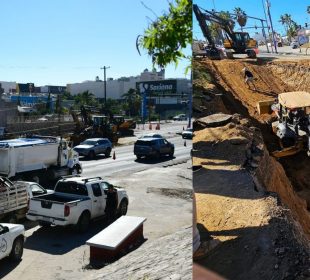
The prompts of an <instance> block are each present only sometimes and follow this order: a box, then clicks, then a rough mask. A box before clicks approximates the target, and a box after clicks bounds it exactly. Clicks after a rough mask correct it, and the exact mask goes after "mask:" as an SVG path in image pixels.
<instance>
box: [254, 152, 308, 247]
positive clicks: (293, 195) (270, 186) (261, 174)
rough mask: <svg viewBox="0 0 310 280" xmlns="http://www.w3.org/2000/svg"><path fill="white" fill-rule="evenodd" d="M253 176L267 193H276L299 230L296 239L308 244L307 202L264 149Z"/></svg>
mask: <svg viewBox="0 0 310 280" xmlns="http://www.w3.org/2000/svg"><path fill="white" fill-rule="evenodd" d="M255 176H256V177H257V178H258V180H259V182H261V183H262V185H263V186H264V188H266V189H267V190H268V191H272V192H276V193H277V194H278V195H279V197H280V199H281V202H282V203H283V204H285V205H286V206H287V207H288V208H289V209H290V210H291V213H292V216H293V218H294V220H295V221H296V223H295V225H296V229H298V230H300V229H301V231H300V232H299V234H298V235H299V236H298V239H300V240H301V241H302V242H303V243H304V244H309V240H310V212H309V211H308V209H307V200H306V199H305V197H304V196H301V195H300V194H298V193H297V192H296V191H295V190H294V187H293V186H292V184H291V182H290V180H289V178H288V177H287V176H286V173H285V170H284V168H283V166H282V165H281V164H280V163H279V162H277V161H276V159H275V158H273V157H271V156H270V155H269V152H268V151H267V149H266V148H264V153H263V156H262V158H261V160H260V161H259V166H258V168H257V169H256V170H255Z"/></svg>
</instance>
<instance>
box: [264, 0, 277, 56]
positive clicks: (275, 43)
mask: <svg viewBox="0 0 310 280" xmlns="http://www.w3.org/2000/svg"><path fill="white" fill-rule="evenodd" d="M266 6H267V13H268V17H269V21H270V27H271V32H272V40H273V45H274V49H275V52H276V53H278V49H277V42H276V39H275V37H274V31H273V26H272V19H271V14H270V6H271V4H270V2H269V0H266Z"/></svg>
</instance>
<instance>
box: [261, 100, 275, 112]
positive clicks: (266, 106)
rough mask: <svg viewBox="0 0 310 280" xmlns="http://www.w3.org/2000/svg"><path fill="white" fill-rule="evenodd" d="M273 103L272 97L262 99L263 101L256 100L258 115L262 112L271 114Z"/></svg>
mask: <svg viewBox="0 0 310 280" xmlns="http://www.w3.org/2000/svg"><path fill="white" fill-rule="evenodd" d="M273 104H274V99H273V100H264V101H258V102H257V112H258V114H259V115H262V114H271V113H272V110H271V105H273Z"/></svg>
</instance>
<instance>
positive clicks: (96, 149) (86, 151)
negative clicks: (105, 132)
mask: <svg viewBox="0 0 310 280" xmlns="http://www.w3.org/2000/svg"><path fill="white" fill-rule="evenodd" d="M73 150H74V151H76V152H77V153H79V155H80V156H85V157H88V158H90V159H93V158H95V157H96V156H97V155H99V154H104V155H105V157H109V156H110V154H111V151H112V143H111V141H110V140H109V139H108V138H90V139H87V140H85V141H84V142H82V143H81V144H80V145H78V146H76V147H74V148H73Z"/></svg>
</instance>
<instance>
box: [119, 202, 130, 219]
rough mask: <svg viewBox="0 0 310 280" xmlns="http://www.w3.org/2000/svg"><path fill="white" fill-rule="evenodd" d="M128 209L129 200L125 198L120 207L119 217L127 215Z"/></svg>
mask: <svg viewBox="0 0 310 280" xmlns="http://www.w3.org/2000/svg"><path fill="white" fill-rule="evenodd" d="M127 210H128V201H127V200H126V199H123V200H122V201H121V203H120V205H119V207H118V213H117V214H118V217H121V216H125V215H126V214H127Z"/></svg>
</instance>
